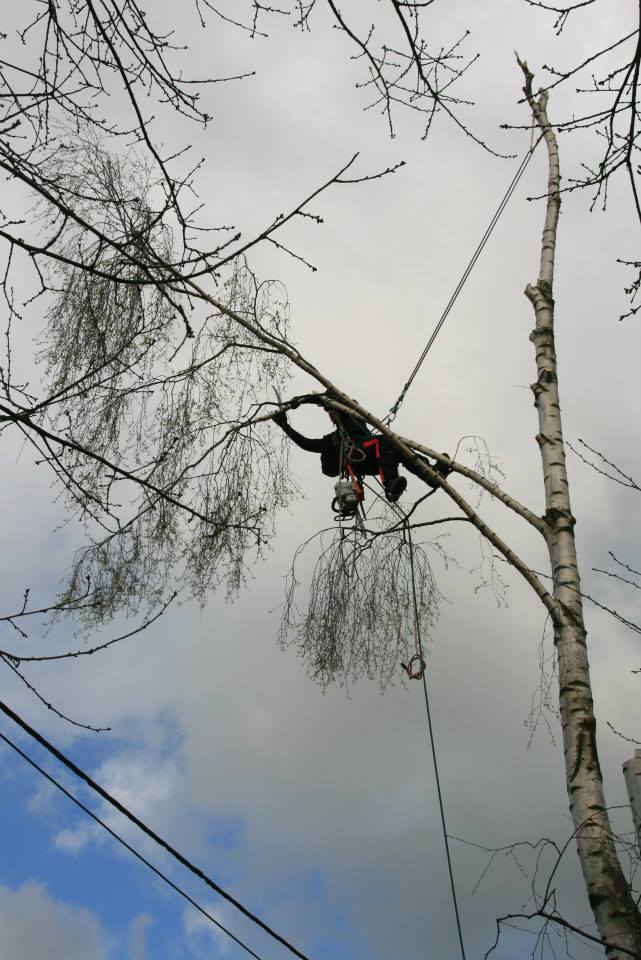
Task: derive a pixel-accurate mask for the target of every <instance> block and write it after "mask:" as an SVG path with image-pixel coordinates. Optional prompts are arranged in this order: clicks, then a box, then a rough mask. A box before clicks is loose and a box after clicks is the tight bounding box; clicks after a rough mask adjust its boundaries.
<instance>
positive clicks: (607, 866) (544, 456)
mask: <svg viewBox="0 0 641 960" xmlns="http://www.w3.org/2000/svg"><path fill="white" fill-rule="evenodd" d="M521 66H522V67H523V69H524V72H525V75H526V87H525V93H526V96H527V97H528V100H529V102H530V106H531V107H532V110H533V113H534V116H535V118H536V121H537V123H538V125H539V127H540V129H541V132H542V133H543V136H544V139H545V143H546V145H547V151H548V160H549V180H548V200H547V210H546V217H545V226H544V228H543V241H542V247H541V263H540V272H539V278H538V280H537V282H536V284H534V285H528V287H527V288H526V291H525V293H526V296H527V297H528V298H529V300H530V301H531V303H532V305H533V307H534V313H535V327H534V330H533V331H532V333H531V335H530V339H531V340H532V342H533V343H534V346H535V350H536V365H537V380H536V383H535V384H533V386H532V390H533V392H534V397H535V400H534V404H535V406H536V409H537V411H538V416H539V434H538V436H537V442H538V444H539V447H540V450H541V460H542V464H543V477H544V483H545V506H546V511H545V517H544V519H545V527H544V531H543V534H544V537H545V540H546V543H547V546H548V552H549V556H550V564H551V570H552V578H553V584H554V590H553V593H554V598H555V600H556V601H557V605H558V606H557V613H556V615H555V617H554V620H555V623H554V640H555V645H556V651H557V658H558V666H559V688H560V689H559V701H560V710H561V721H562V727H563V747H564V753H565V770H566V784H567V790H568V796H569V801H570V811H571V814H572V821H573V824H574V830H575V835H576V840H577V848H578V854H579V859H580V861H581V868H582V870H583V876H584V879H585V884H586V887H587V893H588V898H589V901H590V906H591V908H592V912H593V914H594V918H595V921H596V924H597V927H598V930H599V936H600V938H601V940H602V941H603V943H604V945H605V952H606V956H607V957H608V958H609V960H615V958H616V960H625V958H629V957H630V956H632V957H635V958H637V960H641V915H640V913H639V910H638V907H637V906H636V904H635V903H634V901H633V899H632V895H631V891H630V888H629V886H628V883H627V882H626V879H625V877H624V874H623V871H622V869H621V864H620V862H619V859H618V856H617V852H616V848H615V843H614V840H613V837H612V831H611V827H610V820H609V816H608V812H607V808H606V802H605V796H604V790H603V778H602V775H601V769H600V766H599V758H598V754H597V746H596V735H595V729H596V721H595V717H594V709H593V703H592V690H591V685H590V670H589V662H588V652H587V642H586V640H587V638H586V630H585V626H584V622H583V609H582V603H581V593H580V590H581V586H580V580H579V569H578V563H577V557H576V546H575V538H574V523H575V520H574V517H573V516H572V511H571V507H570V496H569V488H568V479H567V472H566V465H565V452H564V445H563V433H562V429H561V407H560V404H559V391H558V380H557V366H556V349H555V344H554V299H553V282H554V257H555V246H556V230H557V223H558V218H559V210H560V206H561V197H560V192H559V185H560V173H559V156H558V148H557V143H556V137H555V135H554V131H553V130H552V128H551V126H550V123H549V121H548V117H547V112H546V106H547V94H546V93H545V92H542V93H540V94H539V96H538V98H536V99H535V98H534V97H533V95H532V87H531V80H532V75H531V74H530V72H529V70H528V69H527V65H525V64H521Z"/></svg>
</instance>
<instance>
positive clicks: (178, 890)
mask: <svg viewBox="0 0 641 960" xmlns="http://www.w3.org/2000/svg"><path fill="white" fill-rule="evenodd" d="M0 739H2V740H4V742H5V743H6V744H7V745H8V746H10V747H11V749H12V750H15V752H16V753H17V754H18V755H19V756H21V757H22V759H23V760H26V761H27V763H28V764H30V766H32V767H33V768H34V769H35V770H37V771H38V773H41V774H42V776H43V777H45V779H46V780H48V781H49V783H52V784H53V785H54V787H57V788H58V790H60V792H61V793H64V795H65V796H66V797H68V798H69V799H70V800H71V802H72V803H75V804H76V806H77V807H80V809H81V810H83V811H84V813H86V814H87V816H88V817H91V819H92V820H95V822H96V823H97V824H99V825H100V826H101V827H102V828H103V830H106V831H107V833H109V834H110V835H111V836H112V837H113V838H114V840H117V841H118V843H120V844H122V846H123V847H124V848H125V849H126V850H129V852H130V853H133V855H134V857H136V858H137V859H138V860H140V861H141V863H144V865H145V866H146V867H149V869H150V870H152V871H153V873H155V874H156V876H158V877H160V879H161V880H164V881H165V883H166V884H168V885H169V886H170V887H171V888H172V890H175V891H176V893H178V894H180V896H181V897H183V898H184V899H185V900H187V902H188V903H190V904H191V905H192V907H195V909H196V910H198V911H199V912H200V913H202V914H203V916H205V917H207V919H208V920H211V922H212V923H213V924H215V925H216V926H217V927H218V928H219V929H220V930H222V931H223V933H226V934H227V936H228V937H230V938H231V939H232V940H233V941H234V943H237V944H238V946H239V947H242V948H243V950H245V951H246V952H247V953H248V954H249V955H250V956H251V957H254V958H255V960H262V957H261V956H260V955H259V954H257V953H254V951H253V950H252V949H251V947H248V946H247V944H246V943H243V941H242V940H240V939H239V938H238V937H237V936H236V935H235V934H234V933H232V932H231V930H228V929H227V927H226V926H224V924H222V923H220V921H219V920H216V918H215V917H212V915H211V913H208V912H207V910H205V908H204V907H201V905H200V904H199V903H197V902H196V901H195V900H194V899H193V898H192V897H190V896H189V894H188V893H186V892H185V891H184V890H183V889H182V888H181V887H179V886H178V884H176V883H174V882H173V880H170V879H169V877H168V876H167V875H166V874H164V873H163V872H162V871H161V870H159V869H158V867H155V866H154V865H153V863H151V862H150V861H149V860H147V858H146V857H144V856H143V855H142V853H139V852H138V851H137V850H135V849H134V847H132V846H131V845H130V844H129V843H127V841H126V840H125V839H123V837H121V836H120V834H118V833H116V831H115V830H112V829H111V827H110V826H108V825H107V824H106V823H105V822H104V820H101V819H100V817H98V816H97V815H96V814H95V813H94V812H93V811H92V810H90V809H89V807H87V806H85V804H84V803H82V801H81V800H78V798H77V797H74V795H73V794H72V793H70V791H69V790H67V788H66V787H63V785H62V784H61V783H59V782H58V781H57V780H56V779H55V777H52V776H51V774H49V773H47V771H46V770H44V769H43V768H42V767H41V766H40V765H39V764H38V763H36V761H35V760H32V759H31V757H29V756H28V755H27V754H26V753H24V752H23V751H22V750H21V749H20V747H19V746H17V745H16V744H15V743H14V742H13V741H12V740H10V739H9V737H7V736H6V735H5V734H4V733H2V731H0Z"/></svg>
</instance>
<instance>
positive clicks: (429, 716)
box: [403, 516, 466, 960]
mask: <svg viewBox="0 0 641 960" xmlns="http://www.w3.org/2000/svg"><path fill="white" fill-rule="evenodd" d="M403 520H404V524H405V532H406V534H407V544H408V547H409V552H410V573H411V581H412V602H413V606H414V629H415V631H416V643H417V647H418V655H419V657H420V662H421V663H422V664H424V663H425V660H424V656H423V641H422V639H421V624H420V617H419V615H418V596H417V592H416V576H415V573H414V543H413V541H412V530H411V527H410V524H409V522H408V519H407V516H404V517H403ZM425 673H426V671H425V670H422V671H421V673H420V675H418V674H417V675H416V676H415V679H417V680H418V679H420V680H422V681H423V693H424V695H425V710H426V712H427V729H428V732H429V738H430V747H431V750H432V763H433V765H434V779H435V780H436V793H437V795H438V807H439V811H440V814H441V826H442V828H443V841H444V843H445V856H446V858H447V870H448V873H449V877H450V889H451V891H452V904H453V906H454V917H455V919H456V931H457V933H458V941H459V946H460V948H461V958H462V960H466V957H465V946H464V944H463V931H462V929H461V917H460V914H459V908H458V899H457V896H456V886H455V885H454V871H453V869H452V858H451V856H450V844H449V839H448V835H447V826H446V823H445V807H444V805H443V793H442V791H441V778H440V777H439V772H438V762H437V759H436V746H435V744H434V731H433V729H432V713H431V711H430V699H429V696H428V693H427V680H426V678H425Z"/></svg>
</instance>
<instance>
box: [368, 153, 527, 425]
mask: <svg viewBox="0 0 641 960" xmlns="http://www.w3.org/2000/svg"><path fill="white" fill-rule="evenodd" d="M541 136H542V135H541ZM540 140H541V137H539V138H538V140H537V141H536V143H534V144H533V145H532V146H530V147H529V148H528V150H527V153H526V154H525V156H524V157H523V159H522V160H521V163H520V165H519V168H518V170H517V171H516V173H515V174H514V177H513V178H512V182H511V183H510V185H509V187H508V188H507V190H506V191H505V193H504V194H503V199H502V200H501V202H500V203H499V205H498V207H497V209H496V211H495V213H494V216H493V217H492V219H491V220H490V223H489V225H488V227H487V229H486V231H485V233H484V234H483V236H482V238H481V240H480V241H479V244H478V246H477V248H476V250H475V251H474V253H473V254H472V257H471V258H470V261H469V263H468V265H467V266H466V268H465V270H464V271H463V275H462V276H461V279H460V280H459V282H458V283H457V285H456V287H455V289H454V293H453V294H452V296H451V297H450V299H449V301H448V303H447V306H446V307H445V310H444V311H443V313H442V314H441V316H440V319H439V321H438V323H437V324H436V326H435V327H434V330H433V331H432V334H431V336H430V338H429V340H428V341H427V343H426V345H425V349H424V350H423V352H422V354H421V355H420V357H419V358H418V360H417V362H416V364H415V365H414V369H413V370H412V372H411V373H410V375H409V377H408V379H407V381H406V383H405V386H404V387H403V389H402V390H401V392H400V394H399V396H398V399H397V400H396V403H394V404H393V406H391V407H390V411H389V413H388V414H387V416H386V417H385V422H386V423H388V424H389V423H391V422H392V421H393V420H394V418H395V417H396V414H397V413H398V410H399V407H400V406H401V404H402V402H403V400H404V399H405V396H406V394H407V391H408V390H409V388H410V387H411V386H412V382H413V380H414V377H415V376H416V374H417V373H418V371H419V370H420V368H421V366H422V364H423V361H424V360H425V357H426V356H427V354H428V353H429V351H430V348H431V346H432V344H433V343H434V341H435V340H436V338H437V336H438V334H439V331H440V329H441V327H442V326H443V324H444V323H445V321H446V320H447V317H448V314H449V312H450V310H451V309H452V307H453V306H454V304H455V303H456V300H457V298H458V295H459V294H460V292H461V290H462V289H463V287H464V286H465V282H466V280H467V278H468V277H469V275H470V274H471V272H472V270H473V269H474V266H475V264H476V261H477V260H478V258H479V257H480V255H481V253H482V252H483V248H484V247H485V244H486V243H487V241H488V240H489V239H490V236H491V235H492V232H493V230H494V227H495V226H496V224H497V223H498V221H499V219H500V217H501V214H502V213H503V211H504V210H505V208H506V206H507V204H508V201H509V199H510V197H511V196H512V194H513V193H514V191H515V190H516V188H517V185H518V183H519V180H520V179H521V177H522V176H523V174H524V173H525V169H526V167H527V165H528V163H529V162H530V160H531V159H532V155H533V153H534V151H535V150H536V148H537V146H538V144H539V141H540Z"/></svg>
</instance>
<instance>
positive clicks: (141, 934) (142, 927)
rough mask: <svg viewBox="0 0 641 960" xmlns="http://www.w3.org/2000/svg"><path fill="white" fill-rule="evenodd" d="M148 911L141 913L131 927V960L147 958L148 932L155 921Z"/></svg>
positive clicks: (144, 959) (145, 959)
mask: <svg viewBox="0 0 641 960" xmlns="http://www.w3.org/2000/svg"><path fill="white" fill-rule="evenodd" d="M153 922H154V921H153V917H150V916H149V914H148V913H139V914H138V916H137V917H134V919H133V920H132V921H131V925H130V927H129V938H130V939H129V944H130V953H129V958H130V960H147V940H146V933H147V930H148V929H149V927H150V926H151V925H152V923H153Z"/></svg>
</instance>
